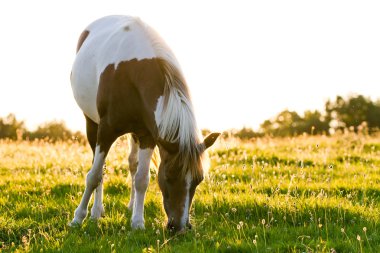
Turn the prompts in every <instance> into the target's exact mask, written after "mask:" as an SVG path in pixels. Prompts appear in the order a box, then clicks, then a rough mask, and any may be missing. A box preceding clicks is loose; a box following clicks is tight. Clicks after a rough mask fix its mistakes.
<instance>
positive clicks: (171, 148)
mask: <svg viewBox="0 0 380 253" xmlns="http://www.w3.org/2000/svg"><path fill="white" fill-rule="evenodd" d="M158 144H159V145H160V146H162V147H163V148H164V149H165V150H166V151H167V152H168V153H171V154H174V153H178V151H179V144H178V143H175V142H169V141H165V140H164V139H161V138H159V139H158Z"/></svg>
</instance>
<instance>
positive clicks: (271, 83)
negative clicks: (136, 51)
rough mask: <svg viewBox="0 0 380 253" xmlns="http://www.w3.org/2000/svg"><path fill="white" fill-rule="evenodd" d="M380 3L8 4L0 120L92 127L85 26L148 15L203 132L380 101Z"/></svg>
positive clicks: (0, 44) (1, 26)
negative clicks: (77, 81) (83, 103)
mask: <svg viewBox="0 0 380 253" xmlns="http://www.w3.org/2000/svg"><path fill="white" fill-rule="evenodd" d="M379 13H380V2H379V1H347V0H344V1H332V0H328V1H323V0H322V1H305V0H300V1H283V0H279V1H248V0H247V1H238V0H233V1H186V2H185V1H154V0H152V1H144V0H143V1H141V0H139V1H127V0H121V1H116V0H115V1H94V0H92V1H47V0H46V1H43V0H33V1H26V0H25V1H17V0H16V1H2V3H0V32H1V40H0V67H1V72H0V73H1V82H0V88H1V91H0V117H3V116H6V115H7V114H8V113H11V112H12V113H15V114H16V116H17V118H18V119H22V120H25V121H26V123H27V126H29V127H35V126H36V125H38V124H41V123H43V122H45V121H50V120H53V119H57V120H64V121H66V123H67V125H68V126H69V127H71V128H73V129H80V130H84V129H85V127H84V126H85V121H84V118H83V115H82V112H81V110H80V109H79V107H78V106H77V105H76V102H75V101H74V99H73V95H72V91H71V86H70V81H69V75H70V71H71V65H72V63H73V61H74V58H75V48H76V44H77V40H78V37H79V35H80V33H81V32H82V30H83V29H84V28H85V27H86V26H87V25H88V24H89V23H91V22H92V21H93V20H95V19H97V18H99V17H102V16H106V15H110V14H127V15H135V16H140V17H141V18H142V19H143V20H144V21H145V22H147V23H148V24H150V25H151V26H152V27H154V28H155V29H156V30H157V31H158V32H159V33H160V34H161V36H162V37H163V38H164V39H165V40H166V42H167V43H168V45H169V46H170V47H171V48H172V50H173V51H174V53H175V54H176V56H177V58H178V60H179V62H180V63H181V66H182V69H183V71H184V73H185V77H186V79H187V82H188V84H189V86H190V90H191V93H192V96H193V102H194V105H195V108H196V112H197V119H198V124H199V126H200V127H201V128H209V129H211V130H218V131H221V130H225V129H229V128H241V127H242V126H249V127H253V128H258V126H259V124H260V123H262V122H263V121H264V120H265V119H268V118H270V117H272V116H274V115H276V114H277V113H279V112H280V111H282V110H283V109H286V108H287V109H290V110H296V111H298V112H303V111H304V110H307V109H319V110H321V109H322V108H323V106H324V103H325V101H326V99H328V98H335V96H336V95H338V94H339V95H348V94H350V93H356V94H363V95H365V96H370V97H371V98H372V99H378V98H380V15H379Z"/></svg>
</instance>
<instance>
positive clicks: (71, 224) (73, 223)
mask: <svg viewBox="0 0 380 253" xmlns="http://www.w3.org/2000/svg"><path fill="white" fill-rule="evenodd" d="M68 225H69V227H71V228H79V227H80V226H81V225H82V222H79V221H77V220H75V219H73V220H72V221H71V222H69V224H68Z"/></svg>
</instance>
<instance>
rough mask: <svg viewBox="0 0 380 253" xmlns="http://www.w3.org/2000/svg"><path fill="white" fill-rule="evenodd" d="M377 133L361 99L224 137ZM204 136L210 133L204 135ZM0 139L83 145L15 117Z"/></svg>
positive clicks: (283, 115)
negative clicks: (30, 128) (63, 142)
mask: <svg viewBox="0 0 380 253" xmlns="http://www.w3.org/2000/svg"><path fill="white" fill-rule="evenodd" d="M379 129H380V100H378V101H372V100H371V99H369V98H367V97H364V96H362V95H356V96H349V97H347V98H344V97H342V96H337V97H336V98H335V100H328V101H327V102H326V103H325V107H324V111H322V112H320V111H318V110H313V111H310V110H308V111H305V112H304V113H303V115H299V114H298V113H297V112H295V111H289V110H284V111H282V112H280V113H279V114H277V115H276V116H275V117H273V118H271V119H268V120H265V121H264V122H263V123H262V124H261V125H260V128H259V130H258V131H254V130H252V129H251V128H246V127H243V128H242V129H240V130H237V131H229V132H226V133H225V136H228V135H233V136H234V137H237V138H240V139H251V138H255V137H262V136H273V137H285V136H297V135H301V134H305V133H306V134H309V135H331V134H334V133H336V132H344V131H351V132H355V133H358V132H360V133H366V134H372V133H375V132H378V131H379ZM203 132H204V134H205V133H207V132H209V131H208V130H204V131H203ZM0 139H11V140H35V139H45V140H49V141H66V140H70V139H71V140H78V141H84V140H85V137H84V135H83V133H82V132H79V131H77V132H72V131H71V130H69V129H68V128H67V127H66V125H65V123H64V122H63V121H51V122H46V123H44V124H42V125H40V126H38V128H37V129H36V130H35V131H29V130H28V129H27V128H26V127H25V123H24V121H18V120H17V119H16V116H15V115H14V114H9V115H8V116H6V117H4V118H0Z"/></svg>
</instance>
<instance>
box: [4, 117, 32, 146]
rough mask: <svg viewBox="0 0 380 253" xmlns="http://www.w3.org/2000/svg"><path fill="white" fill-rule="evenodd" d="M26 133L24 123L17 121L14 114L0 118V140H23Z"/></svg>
mask: <svg viewBox="0 0 380 253" xmlns="http://www.w3.org/2000/svg"><path fill="white" fill-rule="evenodd" d="M24 132H26V129H25V125H24V122H23V121H17V119H16V116H15V115H14V114H9V115H8V116H6V117H5V118H0V139H6V138H8V139H12V140H16V139H22V137H23V134H24Z"/></svg>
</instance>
